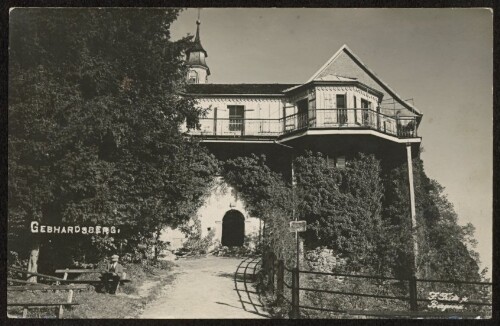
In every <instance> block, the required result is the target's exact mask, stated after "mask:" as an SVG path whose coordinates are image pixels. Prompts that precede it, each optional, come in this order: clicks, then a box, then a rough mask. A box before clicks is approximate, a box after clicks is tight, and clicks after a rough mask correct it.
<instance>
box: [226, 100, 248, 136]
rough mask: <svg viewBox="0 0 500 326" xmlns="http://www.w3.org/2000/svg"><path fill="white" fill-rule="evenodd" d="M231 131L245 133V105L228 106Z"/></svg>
mask: <svg viewBox="0 0 500 326" xmlns="http://www.w3.org/2000/svg"><path fill="white" fill-rule="evenodd" d="M227 108H228V109H229V131H243V119H244V113H245V107H244V106H243V105H228V107H227Z"/></svg>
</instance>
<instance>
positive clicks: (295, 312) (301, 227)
mask: <svg viewBox="0 0 500 326" xmlns="http://www.w3.org/2000/svg"><path fill="white" fill-rule="evenodd" d="M306 227H307V224H306V221H297V220H295V221H290V232H295V243H296V245H297V258H296V260H297V264H296V267H295V270H294V271H293V272H292V317H293V318H295V319H299V318H300V310H299V275H300V274H299V258H300V255H299V232H304V231H305V230H306Z"/></svg>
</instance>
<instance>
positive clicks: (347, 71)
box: [306, 44, 422, 115]
mask: <svg viewBox="0 0 500 326" xmlns="http://www.w3.org/2000/svg"><path fill="white" fill-rule="evenodd" d="M340 76H342V78H352V79H355V80H358V81H360V82H361V83H363V84H366V85H367V86H370V87H372V88H374V89H377V90H380V91H381V92H382V93H384V95H388V96H387V97H391V98H393V99H394V100H395V101H396V102H398V103H399V104H401V105H402V106H403V107H406V108H407V109H408V110H410V111H412V112H414V113H415V114H418V115H422V113H421V112H420V111H419V110H418V109H417V108H416V107H415V106H413V105H411V104H410V103H408V102H406V101H404V100H403V99H402V97H401V96H399V95H398V94H397V93H396V92H395V91H394V90H393V89H392V88H390V87H389V85H387V84H386V83H385V82H383V81H382V80H381V79H380V78H379V77H378V76H377V75H376V74H375V73H374V72H373V71H371V70H370V69H369V68H368V67H367V66H366V65H365V64H364V63H363V62H362V61H361V60H360V59H359V58H358V57H357V56H356V55H355V54H354V53H353V52H352V50H351V49H349V47H348V46H347V45H345V44H344V45H343V46H342V47H341V48H340V49H339V50H338V51H337V52H335V54H334V55H333V56H332V57H331V58H330V59H329V60H328V61H327V62H326V63H325V64H324V65H323V66H322V67H321V68H320V69H319V70H318V71H316V73H314V75H312V77H311V78H309V80H308V81H307V82H306V84H307V83H309V82H312V81H321V80H329V79H332V78H333V79H335V78H338V77H340Z"/></svg>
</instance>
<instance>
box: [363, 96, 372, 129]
mask: <svg viewBox="0 0 500 326" xmlns="http://www.w3.org/2000/svg"><path fill="white" fill-rule="evenodd" d="M370 107H371V103H370V102H368V101H367V100H365V99H361V108H363V109H364V110H362V112H363V124H364V125H369V124H370V112H369V109H370Z"/></svg>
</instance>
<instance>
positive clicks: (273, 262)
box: [270, 255, 276, 294]
mask: <svg viewBox="0 0 500 326" xmlns="http://www.w3.org/2000/svg"><path fill="white" fill-rule="evenodd" d="M275 264H276V258H275V257H274V255H273V256H272V260H271V275H270V283H271V293H272V294H274V273H275V268H274V265H275Z"/></svg>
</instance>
